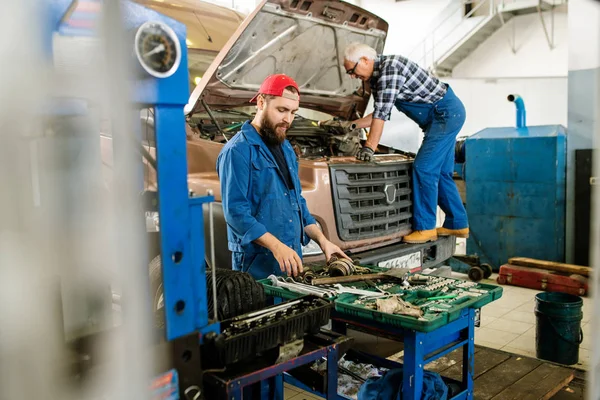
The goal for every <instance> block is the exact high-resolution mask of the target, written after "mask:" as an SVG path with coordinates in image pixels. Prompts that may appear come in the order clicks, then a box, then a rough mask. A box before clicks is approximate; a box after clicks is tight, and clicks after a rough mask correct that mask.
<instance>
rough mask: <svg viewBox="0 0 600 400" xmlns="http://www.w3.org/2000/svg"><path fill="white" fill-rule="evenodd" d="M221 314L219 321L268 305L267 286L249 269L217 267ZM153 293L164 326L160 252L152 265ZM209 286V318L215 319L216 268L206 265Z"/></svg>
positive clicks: (157, 316) (160, 324) (158, 319)
mask: <svg viewBox="0 0 600 400" xmlns="http://www.w3.org/2000/svg"><path fill="white" fill-rule="evenodd" d="M215 272H216V281H217V314H218V317H219V321H223V320H226V319H229V318H233V317H236V316H238V315H242V314H246V313H249V312H252V311H256V310H260V309H263V308H265V307H266V296H265V292H264V288H263V286H262V285H261V284H260V283H258V282H256V281H255V280H254V278H252V276H251V275H250V274H248V273H246V272H240V271H230V270H227V269H219V268H217V270H216V271H215ZM149 273H150V286H151V292H150V294H151V296H152V299H153V304H152V306H153V310H154V316H155V324H156V327H157V328H164V326H165V314H164V307H162V306H160V305H159V303H160V301H159V299H161V298H162V262H161V258H160V256H156V257H155V258H154V259H153V260H152V261H151V262H150V265H149ZM206 287H207V303H208V313H209V318H210V319H214V306H213V304H214V301H213V290H212V289H213V283H212V271H210V270H209V269H208V268H207V269H206Z"/></svg>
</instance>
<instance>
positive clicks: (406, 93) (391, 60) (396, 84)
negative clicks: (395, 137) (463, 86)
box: [370, 56, 448, 121]
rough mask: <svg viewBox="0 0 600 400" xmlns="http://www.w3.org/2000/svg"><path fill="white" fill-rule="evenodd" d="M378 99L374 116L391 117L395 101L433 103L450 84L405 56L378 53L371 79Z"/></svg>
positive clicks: (442, 95) (375, 97)
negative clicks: (430, 73) (441, 80)
mask: <svg viewBox="0 0 600 400" xmlns="http://www.w3.org/2000/svg"><path fill="white" fill-rule="evenodd" d="M370 84H371V90H372V91H373V99H374V101H375V104H374V111H373V118H377V119H382V120H384V121H385V120H389V119H390V113H391V112H392V107H393V106H394V103H395V102H396V100H400V101H406V102H411V103H429V104H431V103H434V102H436V101H438V100H440V99H441V98H442V97H444V95H445V94H446V90H447V88H448V86H447V85H446V84H445V83H442V82H440V81H439V80H438V79H437V78H435V77H433V76H431V75H429V73H428V72H427V71H426V70H424V69H423V68H421V67H419V66H418V65H417V64H416V63H414V62H412V61H410V60H409V59H407V58H404V57H402V56H378V57H377V58H376V59H375V65H374V67H373V76H372V77H371V80H370Z"/></svg>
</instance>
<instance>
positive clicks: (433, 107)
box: [344, 43, 469, 243]
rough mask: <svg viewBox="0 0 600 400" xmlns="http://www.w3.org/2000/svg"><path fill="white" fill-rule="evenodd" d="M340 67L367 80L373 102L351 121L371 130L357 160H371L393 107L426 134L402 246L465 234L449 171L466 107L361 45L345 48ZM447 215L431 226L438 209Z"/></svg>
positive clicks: (401, 61) (416, 69)
mask: <svg viewBox="0 0 600 400" xmlns="http://www.w3.org/2000/svg"><path fill="white" fill-rule="evenodd" d="M344 68H345V70H346V73H347V74H348V75H350V76H351V77H352V78H355V79H360V80H361V81H363V82H368V83H369V84H370V87H371V91H372V93H373V99H374V110H373V113H371V114H369V115H367V116H365V117H363V118H361V119H358V120H356V121H353V122H354V123H356V124H357V126H358V127H359V128H370V129H369V135H368V138H367V141H366V142H365V145H364V147H363V148H362V149H361V150H360V151H359V152H358V154H357V155H356V158H357V159H359V160H362V161H373V155H374V154H375V151H376V149H377V146H378V145H379V141H380V139H381V134H382V133H383V126H384V124H385V121H386V120H388V119H389V118H390V113H391V111H392V107H394V106H395V107H396V108H397V109H398V111H401V112H403V113H404V114H406V116H408V117H409V118H410V119H411V120H413V121H414V122H416V123H417V124H418V125H419V127H420V128H421V129H422V130H423V132H424V133H425V136H424V138H423V143H422V144H421V148H420V149H419V152H418V153H417V156H416V158H415V161H414V166H413V230H414V231H413V232H412V233H411V234H410V235H407V236H405V237H404V239H403V240H404V241H405V242H407V243H426V242H430V241H433V240H436V239H437V238H438V235H439V236H450V235H453V236H456V237H463V238H466V237H468V236H469V227H468V221H467V212H466V211H465V208H464V206H463V204H462V200H461V198H460V195H459V194H458V189H457V188H456V184H455V183H454V180H453V179H452V175H453V171H454V146H455V143H456V136H457V135H458V132H459V131H460V129H461V128H462V126H463V124H464V122H465V107H464V106H463V103H462V102H461V101H460V99H459V98H458V97H456V95H455V94H454V92H453V91H452V89H451V88H450V86H449V85H448V84H446V83H443V82H440V81H439V80H438V79H437V78H435V77H433V76H431V75H430V74H429V73H428V72H427V71H426V70H424V69H423V68H421V67H420V66H419V65H417V64H416V63H415V62H413V61H411V60H408V59H407V58H405V57H402V56H395V55H390V56H384V55H378V54H377V52H376V51H375V49H373V48H371V47H370V46H367V45H366V44H362V43H353V44H351V45H349V46H348V47H347V48H346V50H345V52H344ZM438 204H439V205H440V207H441V209H442V210H443V211H444V213H445V214H446V219H445V221H444V225H443V227H441V228H438V229H437V230H436V229H435V227H436V210H437V205H438Z"/></svg>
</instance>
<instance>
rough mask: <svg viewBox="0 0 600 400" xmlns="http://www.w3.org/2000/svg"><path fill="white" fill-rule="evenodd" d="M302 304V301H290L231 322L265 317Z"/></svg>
mask: <svg viewBox="0 0 600 400" xmlns="http://www.w3.org/2000/svg"><path fill="white" fill-rule="evenodd" d="M299 303H302V300H294V301H290V302H287V303H283V304H280V305H278V306H274V307H270V308H264V309H262V310H258V311H254V312H251V313H248V314H244V315H240V316H238V317H235V318H233V321H241V320H244V319H247V318H253V317H257V316H259V315H265V314H268V313H271V312H276V311H280V310H283V309H286V308H288V307H291V306H294V305H296V304H299Z"/></svg>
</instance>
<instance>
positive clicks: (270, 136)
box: [260, 115, 290, 146]
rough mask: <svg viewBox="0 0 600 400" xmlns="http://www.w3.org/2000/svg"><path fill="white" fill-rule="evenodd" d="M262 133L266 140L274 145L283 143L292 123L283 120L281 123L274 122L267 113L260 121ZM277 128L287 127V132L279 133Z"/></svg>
mask: <svg viewBox="0 0 600 400" xmlns="http://www.w3.org/2000/svg"><path fill="white" fill-rule="evenodd" d="M260 126H261V128H260V134H261V135H262V137H263V138H264V140H265V142H267V143H268V144H270V145H272V146H274V145H278V144H281V143H283V141H284V140H285V138H286V132H287V130H288V129H289V127H290V125H289V124H287V123H285V122H281V123H279V124H273V123H272V122H271V120H269V118H268V117H267V116H266V115H263V118H262V121H261V123H260ZM277 128H286V129H285V132H283V133H279V132H278V131H277Z"/></svg>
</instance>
